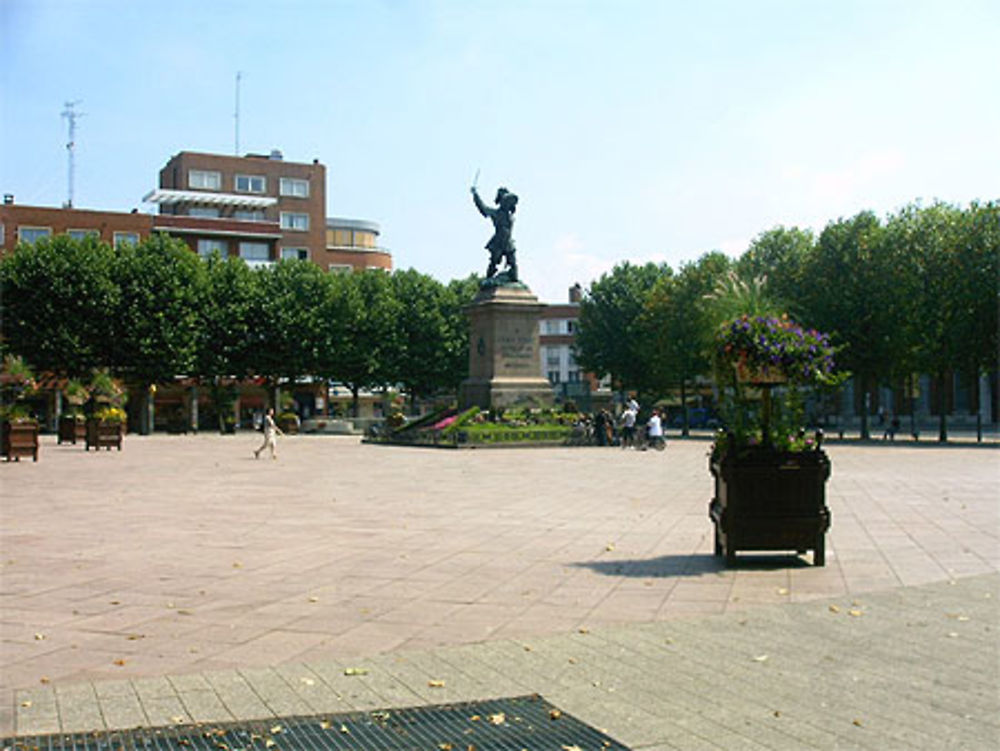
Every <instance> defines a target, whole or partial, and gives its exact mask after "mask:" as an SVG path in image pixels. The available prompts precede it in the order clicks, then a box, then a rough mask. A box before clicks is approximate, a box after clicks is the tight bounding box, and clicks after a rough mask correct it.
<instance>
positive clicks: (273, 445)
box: [253, 407, 284, 459]
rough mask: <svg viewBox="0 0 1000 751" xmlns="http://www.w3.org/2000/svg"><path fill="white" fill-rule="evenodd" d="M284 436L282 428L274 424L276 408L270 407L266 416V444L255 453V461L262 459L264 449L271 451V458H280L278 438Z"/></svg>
mask: <svg viewBox="0 0 1000 751" xmlns="http://www.w3.org/2000/svg"><path fill="white" fill-rule="evenodd" d="M279 435H284V433H282V432H281V428H279V427H278V426H277V424H276V423H275V422H274V407H268V408H267V412H266V413H265V415H264V443H263V444H262V445H261V447H260V448H259V449H257V450H256V451H254V452H253V458H254V459H260V452H261V451H263V450H264V449H271V458H272V459H277V458H278V451H277V449H278V438H277V437H278V436H279Z"/></svg>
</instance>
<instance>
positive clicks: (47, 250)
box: [0, 235, 119, 377]
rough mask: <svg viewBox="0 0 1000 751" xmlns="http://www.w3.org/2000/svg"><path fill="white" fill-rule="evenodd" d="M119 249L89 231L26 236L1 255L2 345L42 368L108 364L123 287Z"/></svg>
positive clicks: (74, 373)
mask: <svg viewBox="0 0 1000 751" xmlns="http://www.w3.org/2000/svg"><path fill="white" fill-rule="evenodd" d="M114 258H115V255H114V251H113V250H112V249H111V247H110V246H108V245H107V244H105V243H101V242H99V241H97V240H96V239H94V238H91V237H88V238H86V239H84V240H73V239H71V238H70V237H68V236H67V235H57V236H56V237H54V238H52V239H51V240H48V239H45V240H40V241H38V242H37V243H35V244H26V243H22V244H20V245H18V247H17V250H16V251H15V252H14V253H13V254H11V255H9V256H7V257H6V258H3V259H2V260H0V321H2V336H0V340H2V342H3V346H4V347H5V348H7V349H9V350H10V351H12V352H15V353H17V354H19V355H22V356H23V357H24V358H25V359H26V360H28V361H29V362H30V363H32V365H33V366H34V367H35V368H37V369H38V370H40V371H49V372H53V373H60V374H63V375H66V376H69V377H83V376H85V375H87V374H89V373H90V371H92V370H93V369H94V368H98V367H101V366H106V365H108V364H110V363H109V362H108V344H109V338H110V335H111V334H110V331H111V327H112V322H113V320H114V318H115V315H116V312H117V309H118V299H119V289H118V285H117V283H116V281H115V279H114V276H113V266H114Z"/></svg>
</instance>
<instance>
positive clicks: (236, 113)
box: [233, 70, 243, 156]
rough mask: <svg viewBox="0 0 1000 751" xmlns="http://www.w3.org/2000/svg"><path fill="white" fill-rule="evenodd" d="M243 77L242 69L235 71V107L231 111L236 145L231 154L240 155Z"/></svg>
mask: <svg viewBox="0 0 1000 751" xmlns="http://www.w3.org/2000/svg"><path fill="white" fill-rule="evenodd" d="M242 78H243V72H242V71H239V70H238V71H236V109H235V111H234V112H233V120H234V121H235V123H236V145H235V151H234V152H233V154H234V155H235V156H239V155H240V79H242Z"/></svg>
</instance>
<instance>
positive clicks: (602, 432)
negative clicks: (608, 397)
mask: <svg viewBox="0 0 1000 751" xmlns="http://www.w3.org/2000/svg"><path fill="white" fill-rule="evenodd" d="M594 438H595V439H596V441H597V445H598V446H604V445H606V444H607V439H608V434H607V427H606V425H605V423H604V410H603V409H602V410H601V411H599V412H598V413H597V415H595V417H594Z"/></svg>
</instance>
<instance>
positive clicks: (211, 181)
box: [188, 169, 222, 190]
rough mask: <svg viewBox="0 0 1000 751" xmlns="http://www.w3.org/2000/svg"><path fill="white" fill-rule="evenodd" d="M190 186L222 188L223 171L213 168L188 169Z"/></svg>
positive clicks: (212, 188) (205, 188)
mask: <svg viewBox="0 0 1000 751" xmlns="http://www.w3.org/2000/svg"><path fill="white" fill-rule="evenodd" d="M188 187H189V188H198V189H201V190H221V189H222V173H221V172H215V171H212V170H203V169H193V170H188Z"/></svg>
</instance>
